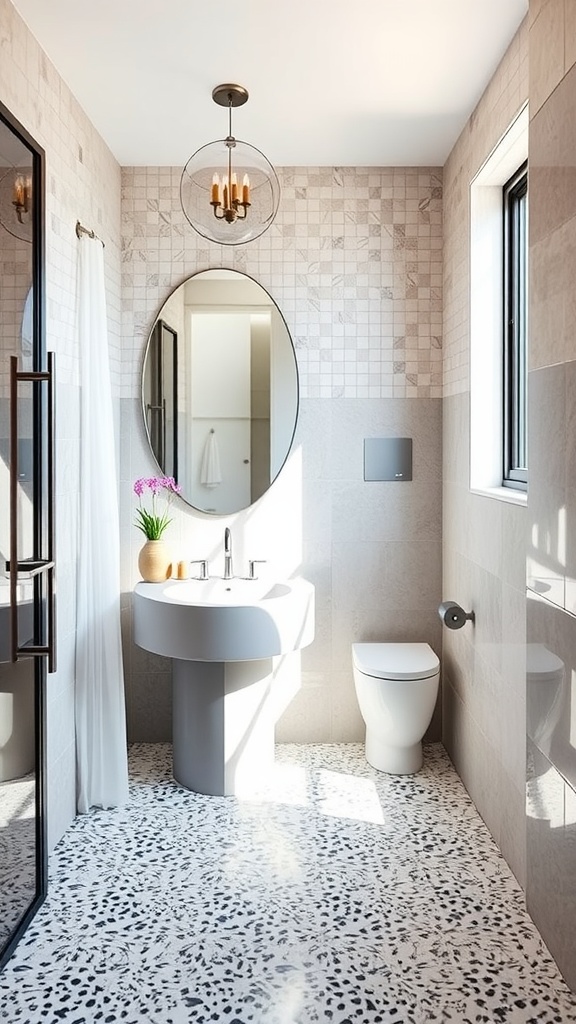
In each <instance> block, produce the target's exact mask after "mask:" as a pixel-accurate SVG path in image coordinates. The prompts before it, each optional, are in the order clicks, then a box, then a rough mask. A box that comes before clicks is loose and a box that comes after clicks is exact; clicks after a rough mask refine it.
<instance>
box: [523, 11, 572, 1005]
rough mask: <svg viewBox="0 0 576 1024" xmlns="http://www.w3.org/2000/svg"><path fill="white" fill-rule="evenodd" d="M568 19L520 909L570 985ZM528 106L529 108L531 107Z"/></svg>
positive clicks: (535, 481) (537, 240)
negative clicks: (522, 905) (524, 896)
mask: <svg viewBox="0 0 576 1024" xmlns="http://www.w3.org/2000/svg"><path fill="white" fill-rule="evenodd" d="M575 61H576V21H575V18H574V5H573V4H571V3H569V2H567V3H564V2H563V0H540V2H538V3H534V2H533V3H531V4H530V115H531V120H530V152H529V159H530V163H529V166H530V191H529V204H530V206H529V216H530V324H531V327H530V374H529V446H530V448H529V450H530V488H529V496H528V525H529V535H528V550H527V580H528V619H527V639H528V648H527V650H528V665H527V698H528V707H527V724H528V761H527V768H528V770H527V804H526V811H527V864H528V873H527V874H528V877H527V902H528V907H529V909H530V912H531V913H532V915H533V917H534V920H535V921H536V924H537V925H538V927H539V929H540V931H541V932H542V935H543V937H544V939H545V940H546V942H547V943H548V945H549V947H550V949H551V951H552V953H553V954H554V956H555V957H556V959H557V961H558V964H559V966H560V969H561V970H562V972H563V974H564V975H565V977H566V980H567V981H568V983H569V984H570V985H571V986H572V987H576V969H575V968H574V952H573V934H574V928H573V922H574V912H575V910H576V906H575V901H574V892H575V886H574V863H575V859H574V850H575V843H576V838H575V837H576V755H575V749H576V707H575V705H574V693H575V692H576V691H575V689H574V680H575V679H576V545H575V541H574V537H575V536H576V487H575V485H574V479H575V474H576V442H575V440H574V438H575V425H576V398H575V395H576V342H575V338H576V304H575V302H574V285H573V282H574V274H575V272H576V198H575V197H576V191H575V188H574V186H575V184H576V172H575V167H576V128H575V126H574V117H573V111H574V103H575V102H576V64H575ZM533 98H534V101H533Z"/></svg>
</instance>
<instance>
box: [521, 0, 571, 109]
mask: <svg viewBox="0 0 576 1024" xmlns="http://www.w3.org/2000/svg"><path fill="white" fill-rule="evenodd" d="M530 6H531V7H532V3H531V4H530ZM529 63H530V115H531V117H534V115H535V114H536V113H537V111H538V110H539V109H540V107H541V106H542V104H543V103H545V102H546V100H547V99H548V97H549V96H550V94H551V93H552V92H553V90H554V89H555V88H556V86H557V85H558V83H559V82H560V81H561V79H562V76H563V75H564V0H545V2H541V0H538V4H537V12H536V17H533V18H532V17H531V22H530V62H529Z"/></svg>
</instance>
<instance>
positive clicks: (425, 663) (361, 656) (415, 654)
mask: <svg viewBox="0 0 576 1024" xmlns="http://www.w3.org/2000/svg"><path fill="white" fill-rule="evenodd" d="M352 658H353V660H354V664H355V666H356V668H357V669H358V670H359V671H360V672H364V674H365V675H367V676H375V677H376V678H377V679H428V677H429V676H433V675H436V673H437V671H438V669H439V668H440V662H439V660H438V658H437V656H436V655H435V654H434V651H433V650H432V648H431V647H430V646H429V644H352Z"/></svg>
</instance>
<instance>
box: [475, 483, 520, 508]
mask: <svg viewBox="0 0 576 1024" xmlns="http://www.w3.org/2000/svg"><path fill="white" fill-rule="evenodd" d="M470 493H471V494H482V495H483V496H484V497H485V498H496V499H497V500H498V501H507V502H508V504H510V505H522V506H524V508H525V507H526V504H527V502H528V495H527V493H526V491H516V490H515V489H514V488H513V487H471V488H470Z"/></svg>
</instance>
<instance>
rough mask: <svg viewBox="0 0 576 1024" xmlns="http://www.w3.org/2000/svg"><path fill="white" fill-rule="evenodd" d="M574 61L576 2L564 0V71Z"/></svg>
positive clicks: (575, 57)
mask: <svg viewBox="0 0 576 1024" xmlns="http://www.w3.org/2000/svg"><path fill="white" fill-rule="evenodd" d="M574 63H576V4H575V3H574V0H564V72H565V73H567V72H568V71H570V68H571V67H572V66H573V64H574Z"/></svg>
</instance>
